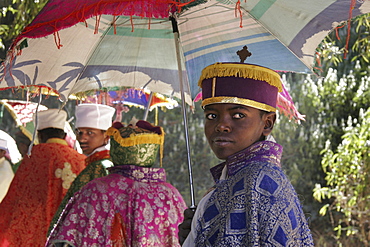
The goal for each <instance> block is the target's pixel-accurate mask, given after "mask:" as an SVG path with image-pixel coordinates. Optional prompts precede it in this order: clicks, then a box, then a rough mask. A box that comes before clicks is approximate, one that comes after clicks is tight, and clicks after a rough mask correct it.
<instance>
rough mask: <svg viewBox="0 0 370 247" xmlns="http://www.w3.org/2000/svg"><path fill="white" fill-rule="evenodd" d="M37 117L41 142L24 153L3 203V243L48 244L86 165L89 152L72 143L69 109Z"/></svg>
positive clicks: (0, 236)
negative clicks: (49, 233)
mask: <svg viewBox="0 0 370 247" xmlns="http://www.w3.org/2000/svg"><path fill="white" fill-rule="evenodd" d="M36 116H37V117H36V118H35V117H34V120H36V119H37V121H35V126H36V129H37V131H38V138H39V143H40V144H38V145H35V146H34V147H33V148H32V153H31V155H30V156H26V157H24V159H23V161H22V163H21V164H20V166H19V168H18V171H17V173H16V175H15V177H14V179H13V181H12V183H11V185H10V187H9V190H8V193H7V195H6V196H5V198H4V199H3V201H2V202H1V204H0V246H2V247H6V246H44V245H45V243H46V237H47V230H48V227H49V224H50V222H51V219H52V217H53V215H54V213H55V211H56V210H57V208H58V206H59V204H60V202H61V201H62V199H63V197H64V196H65V194H66V192H67V191H68V189H69V187H70V185H71V183H72V182H73V180H74V179H75V178H76V177H77V175H78V174H79V173H80V172H81V171H82V170H83V169H84V168H85V158H86V157H85V156H84V155H82V154H79V153H78V152H77V151H75V150H74V149H72V148H71V147H69V146H68V144H67V142H66V141H65V139H64V138H65V135H66V134H65V132H64V126H65V123H66V118H67V113H66V112H65V111H63V110H59V109H49V110H46V111H42V112H38V113H37V115H36Z"/></svg>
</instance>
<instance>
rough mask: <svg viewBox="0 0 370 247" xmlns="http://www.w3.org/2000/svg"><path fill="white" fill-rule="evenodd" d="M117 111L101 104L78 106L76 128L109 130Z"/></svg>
mask: <svg viewBox="0 0 370 247" xmlns="http://www.w3.org/2000/svg"><path fill="white" fill-rule="evenodd" d="M115 111H116V109H114V108H113V107H110V106H107V105H100V104H80V105H78V106H76V113H75V114H76V128H94V129H100V130H107V129H108V128H109V127H111V126H112V118H113V115H114V112H115Z"/></svg>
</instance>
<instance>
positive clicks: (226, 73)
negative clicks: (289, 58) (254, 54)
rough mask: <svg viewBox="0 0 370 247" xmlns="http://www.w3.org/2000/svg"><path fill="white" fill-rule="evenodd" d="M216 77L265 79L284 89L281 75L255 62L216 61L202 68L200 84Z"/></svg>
mask: <svg viewBox="0 0 370 247" xmlns="http://www.w3.org/2000/svg"><path fill="white" fill-rule="evenodd" d="M214 77H242V78H250V79H254V80H258V81H265V82H267V83H268V84H270V85H271V86H274V87H277V88H278V90H279V92H281V91H282V90H283V87H282V84H281V80H280V75H279V74H278V73H277V72H275V71H273V70H271V69H268V68H265V67H261V66H257V65H253V64H235V63H230V64H229V63H215V64H212V65H209V66H207V67H206V68H204V69H203V70H202V75H201V76H200V79H199V81H198V86H199V87H202V83H203V80H205V79H209V78H214Z"/></svg>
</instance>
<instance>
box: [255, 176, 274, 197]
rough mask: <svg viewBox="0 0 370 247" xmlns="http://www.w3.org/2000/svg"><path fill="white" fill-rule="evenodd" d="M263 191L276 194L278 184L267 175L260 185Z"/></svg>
mask: <svg viewBox="0 0 370 247" xmlns="http://www.w3.org/2000/svg"><path fill="white" fill-rule="evenodd" d="M259 187H260V188H261V189H264V190H266V191H268V192H270V193H271V194H274V192H275V191H276V189H277V188H278V184H277V183H276V182H275V181H274V180H273V179H272V178H270V177H269V176H267V175H265V176H264V177H263V179H262V181H261V183H260V185H259Z"/></svg>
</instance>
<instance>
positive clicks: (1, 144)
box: [0, 139, 8, 152]
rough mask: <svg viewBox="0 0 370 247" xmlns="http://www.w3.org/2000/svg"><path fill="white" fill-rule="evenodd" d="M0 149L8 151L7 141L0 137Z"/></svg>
mask: <svg viewBox="0 0 370 247" xmlns="http://www.w3.org/2000/svg"><path fill="white" fill-rule="evenodd" d="M0 149H2V150H5V151H6V152H8V142H7V141H6V140H4V139H0Z"/></svg>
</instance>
